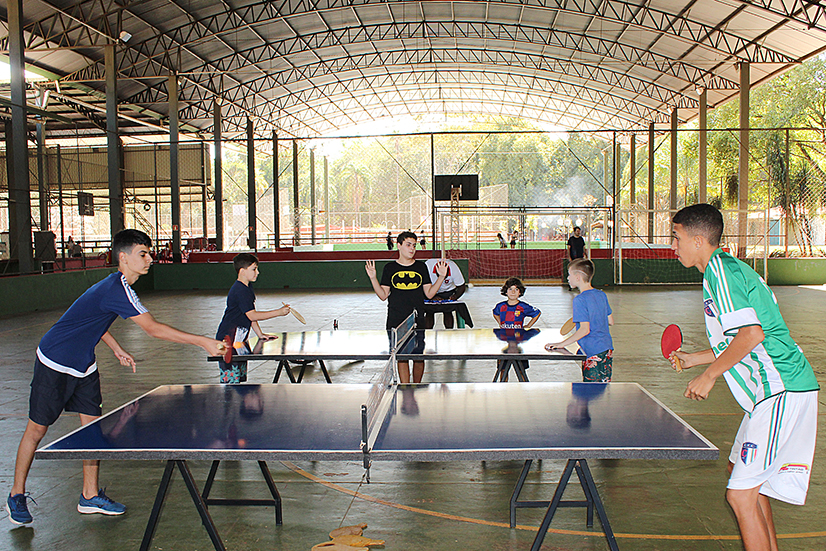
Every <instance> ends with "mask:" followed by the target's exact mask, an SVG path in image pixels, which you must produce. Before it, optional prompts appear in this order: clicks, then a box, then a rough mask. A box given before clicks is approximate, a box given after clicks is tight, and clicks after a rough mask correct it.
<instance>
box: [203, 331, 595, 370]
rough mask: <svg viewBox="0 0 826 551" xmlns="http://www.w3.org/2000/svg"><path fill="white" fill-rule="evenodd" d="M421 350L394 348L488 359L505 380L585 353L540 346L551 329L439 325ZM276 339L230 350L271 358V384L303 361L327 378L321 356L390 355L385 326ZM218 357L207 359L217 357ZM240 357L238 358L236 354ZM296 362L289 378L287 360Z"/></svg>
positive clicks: (553, 335) (554, 335) (426, 355)
mask: <svg viewBox="0 0 826 551" xmlns="http://www.w3.org/2000/svg"><path fill="white" fill-rule="evenodd" d="M423 333H424V342H425V346H424V351H423V352H422V353H421V354H412V353H410V352H409V349H412V345H411V344H410V343H411V341H410V340H408V341H407V342H406V346H405V345H403V346H402V347H401V348H400V349H399V351H398V352H397V353H396V359H397V360H402V361H404V360H413V361H416V360H492V362H491V365H492V367H495V368H496V371H495V376H494V379H493V380H494V381H497V380H506V379H507V376H508V373H509V370H510V369H511V368H513V369H514V371H515V372H516V376H517V378H518V379H519V380H520V381H527V380H528V376H527V373H526V372H525V369H524V366H525V364H524V361H526V360H535V361H561V360H569V361H570V360H578V361H582V360H584V359H585V356H584V355H582V354H576V353H573V352H569V351H567V350H554V351H552V352H548V351H547V350H545V344H547V343H549V342H559V341H561V340H563V336H562V335H560V333H559V331H558V330H556V329H536V328H534V329H529V330H527V331H526V330H522V329H444V330H427V331H424V332H423ZM277 335H278V338H277V339H274V340H270V341H260V340H259V341H257V342H256V344H255V345H254V346H252V347H244V348H241V349H239V350H236V352H239V356H244V357H243V359H244V360H247V361H257V360H276V361H278V367H277V368H276V371H275V375H274V376H273V380H272V382H274V383H277V382H278V381H279V379H280V377H281V372H282V371H285V372H286V374H287V376H288V378H289V380H290V382H292V383H295V382H299V383H300V382H301V381H302V380H303V379H304V373H305V370H306V368H307V365H308V364H310V363H312V362H316V361H317V362H318V363H319V367H320V368H321V372H322V374H323V375H324V378H325V380H326V381H327V382H328V383H331V382H332V381H331V379H330V374H329V372H328V371H327V366H326V365H325V363H324V362H325V360H349V361H354V360H386V359H387V358H388V357H389V356H390V345H389V338H388V335H387V331H386V330H385V331H376V330H365V331H350V330H346V331H345V330H329V331H302V332H294V333H277ZM220 359H222V358H221V357H219V356H211V357H209V360H211V361H218V360H220ZM238 359H241V358H238ZM291 362H292V363H296V364H299V365H300V366H301V370H300V372H299V374H298V377H295V376H294V375H293V373H292V370H291V368H290V363H291Z"/></svg>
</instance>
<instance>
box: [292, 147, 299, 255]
mask: <svg viewBox="0 0 826 551" xmlns="http://www.w3.org/2000/svg"><path fill="white" fill-rule="evenodd" d="M298 208H299V207H298V140H293V246H294V247H298V246H299V245H301V217H300V216H299V212H298Z"/></svg>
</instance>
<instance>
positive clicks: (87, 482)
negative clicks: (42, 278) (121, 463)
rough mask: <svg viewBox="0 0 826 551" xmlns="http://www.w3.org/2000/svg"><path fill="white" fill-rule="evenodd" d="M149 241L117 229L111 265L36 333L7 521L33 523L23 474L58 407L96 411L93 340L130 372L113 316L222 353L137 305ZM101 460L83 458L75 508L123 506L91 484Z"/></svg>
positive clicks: (87, 417)
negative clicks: (41, 332) (26, 410)
mask: <svg viewBox="0 0 826 551" xmlns="http://www.w3.org/2000/svg"><path fill="white" fill-rule="evenodd" d="M151 246H152V240H151V239H149V236H148V235H146V234H145V233H143V232H142V231H138V230H123V231H121V232H118V233H117V235H115V237H114V239H113V240H112V256H113V258H116V259H117V260H118V271H117V272H115V273H113V274H111V275H109V276H108V277H107V278H106V279H104V280H103V281H100V282H99V283H97V284H95V285H93V286H92V287H90V288H89V289H88V290H87V291H86V292H85V293H83V295H81V297H80V298H78V299H77V300H76V301H75V302H74V304H72V305H71V306H70V307H69V309H68V310H66V312H65V313H64V314H63V316H62V317H61V318H60V319H59V320H58V322H57V323H55V324H54V325H53V326H52V328H51V329H49V331H48V332H46V334H45V335H44V336H43V339H41V341H40V345H39V346H38V347H37V356H36V359H35V363H34V377H33V378H32V385H31V386H32V390H31V395H30V398H29V422H28V424H27V425H26V430H25V432H24V433H23V438H22V439H21V441H20V446H19V447H18V449H17V460H16V463H15V467H14V484H13V485H12V489H11V493H10V494H9V497H8V500H7V501H6V509H7V510H8V512H9V519H10V520H11V522H12V523H14V524H28V523H30V522H31V521H32V516H31V514H30V513H29V509H28V505H27V503H26V500H27V499H28V494H26V479H27V478H28V475H29V470H30V469H31V466H32V460H33V459H34V451H35V450H36V449H37V447H38V446H39V444H40V441H41V440H42V439H43V437H44V436H45V435H46V431H47V430H48V428H49V426H50V425H52V424H53V423H54V422H55V421H56V420H57V418H58V417H59V416H60V414H61V412H62V411H64V410H65V411H71V412H76V413H79V414H80V422H81V424H83V425H85V424H87V423H91V422H92V421H94V420H95V419H97V418H98V417H100V415H101V402H102V398H101V393H100V378H99V375H98V371H97V362H96V361H95V346H96V345H97V344H98V342H100V341H103V342H104V343H106V345H107V346H108V347H109V348H111V349H112V352H114V354H115V357H116V358H117V359H118V360H119V361H120V363H121V365H123V366H131V367H132V371H133V372H134V371H135V360H134V358H133V357H132V356H131V355H129V354H128V353H127V352H126V351H125V350H124V349H123V348H122V347H121V346H120V345H119V344H118V342H117V341H116V340H115V338H114V337H113V336H112V335H111V334H110V333H109V326H111V325H112V323H113V322H114V321H115V319H117V317H118V316H120V317H122V318H130V319H131V320H133V321H134V322H135V323H137V324H138V325H139V326H140V327H141V329H143V330H144V331H146V333H147V334H148V335H150V336H152V337H156V338H159V339H164V340H167V341H171V342H178V343H184V344H194V345H196V346H200V347H201V348H203V349H204V350H206V352H207V354H209V355H210V356H215V355H218V354H221V353H223V350H224V344H223V343H222V342H220V341H217V340H212V339H210V338H208V337H203V336H200V335H192V334H190V333H184V332H183V331H178V330H177V329H174V328H172V327H170V326H168V325H164V324H163V323H160V322H158V321H156V320H155V318H153V317H152V314H150V313H149V311H148V310H147V309H146V308H145V307H144V306H143V305H142V304H141V302H140V300H139V299H138V295H136V294H135V292H134V291H133V290H132V287H131V285H132V284H134V283H135V282H136V281H137V280H138V278H139V277H140V276H142V275H144V274H146V273H147V272H148V271H149V266H151V265H152V256H151V255H150V250H149V249H150V247H151ZM99 468H100V461H91V460H87V461H84V462H83V492H82V493H81V494H80V499H79V501H78V505H77V510H78V511H79V512H81V513H102V514H104V515H120V514H123V513H124V512H125V511H126V507H124V506H123V505H122V504H120V503H117V502H115V501H113V500H112V499H110V498H109V497H107V496H106V495H105V494H104V493H103V490H100V489H99V488H100V486H99V485H98V472H99Z"/></svg>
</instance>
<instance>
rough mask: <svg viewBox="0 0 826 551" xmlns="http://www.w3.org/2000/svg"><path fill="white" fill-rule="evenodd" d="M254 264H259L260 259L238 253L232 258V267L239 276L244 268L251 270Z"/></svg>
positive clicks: (252, 255)
mask: <svg viewBox="0 0 826 551" xmlns="http://www.w3.org/2000/svg"><path fill="white" fill-rule="evenodd" d="M253 264H258V257H257V256H255V255H254V254H250V253H238V254H236V255H235V256H234V257H233V258H232V267H233V268H235V273H236V274H237V273H238V272H240V271H241V270H243V269H244V268H249V267H250V266H252V265H253Z"/></svg>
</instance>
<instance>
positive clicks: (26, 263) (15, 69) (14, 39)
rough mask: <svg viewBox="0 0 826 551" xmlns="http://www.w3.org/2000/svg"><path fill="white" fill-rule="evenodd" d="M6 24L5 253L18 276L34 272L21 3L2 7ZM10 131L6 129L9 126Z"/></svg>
mask: <svg viewBox="0 0 826 551" xmlns="http://www.w3.org/2000/svg"><path fill="white" fill-rule="evenodd" d="M6 9H7V15H8V25H9V27H8V28H9V70H10V73H11V103H12V107H11V125H6V132H7V134H6V135H7V136H8V135H9V134H8V132H9V130H11V143H9V144H8V145H9V146H10V149H9V148H8V147H7V149H6V153H7V154H8V153H9V151H11V155H10V156H9V161H10V166H9V169H10V170H9V173H8V174H9V176H10V177H9V253H10V258H17V261H18V270H19V271H20V273H21V274H28V273H31V272H33V271H34V257H33V254H32V252H33V251H32V224H31V219H32V197H31V191H30V188H29V144H28V139H27V138H26V133H27V132H26V131H27V127H26V78H25V74H24V70H25V62H24V57H23V55H24V54H23V49H24V42H23V0H9V1H8V2H7V5H6ZM9 126H10V127H11V128H10V127H9Z"/></svg>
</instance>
